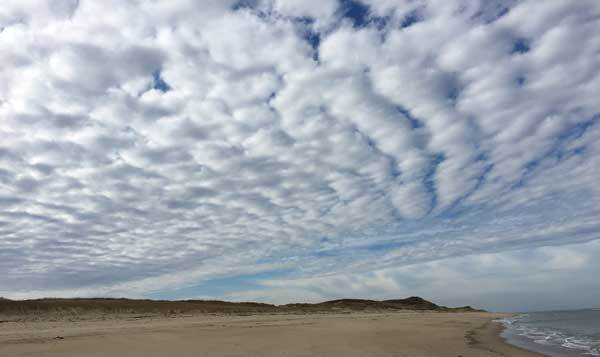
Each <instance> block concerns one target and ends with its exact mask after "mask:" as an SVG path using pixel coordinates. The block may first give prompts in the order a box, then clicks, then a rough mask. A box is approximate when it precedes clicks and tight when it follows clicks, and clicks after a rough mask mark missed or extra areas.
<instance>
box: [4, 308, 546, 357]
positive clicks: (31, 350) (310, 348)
mask: <svg viewBox="0 0 600 357" xmlns="http://www.w3.org/2000/svg"><path fill="white" fill-rule="evenodd" d="M502 316H503V315H499V314H491V313H440V312H396V313H351V314H309V315H297V314H293V315H252V316H215V315H196V316H188V317H182V316H180V317H175V318H167V317H141V318H140V317H136V318H133V317H129V318H119V319H104V320H101V319H98V320H95V321H90V320H88V321H79V322H77V321H37V322H31V321H30V322H3V323H0V356H11V357H19V356H29V357H36V356H40V357H41V356H43V357H83V356H103V357H104V356H110V357H118V356H128V357H153V356H157V357H158V356H160V357H179V356H194V357H196V356H262V357H269V356H350V357H351V356H375V357H376V356H407V357H408V356H410V357H421V356H423V357H424V356H452V357H458V356H462V357H470V356H472V357H486V356H515V357H519V356H538V355H537V354H534V353H530V352H527V351H524V350H521V349H519V348H517V347H513V346H511V345H508V344H505V343H504V342H503V339H502V338H500V337H499V335H498V334H499V332H500V330H501V328H502V327H501V326H500V325H498V324H495V323H492V322H491V321H492V319H495V318H499V317H502ZM104 318H105V317H104Z"/></svg>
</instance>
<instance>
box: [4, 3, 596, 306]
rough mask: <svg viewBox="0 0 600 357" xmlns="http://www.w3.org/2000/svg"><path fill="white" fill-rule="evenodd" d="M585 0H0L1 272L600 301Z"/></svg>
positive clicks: (499, 299)
mask: <svg viewBox="0 0 600 357" xmlns="http://www.w3.org/2000/svg"><path fill="white" fill-rule="evenodd" d="M598 33H600V2H599V1H596V0H578V1H572V0H546V1H538V0H529V1H527V0H524V1H517V0H515V1H503V0H487V1H483V0H481V1H478V0H360V1H359V0H254V1H252V0H242V1H232V0H203V1H192V0H164V1H162V0H106V1H99V0H3V3H2V6H1V7H0V296H5V297H8V298H14V299H24V298H37V297H43V296H53V297H70V296H80V297H89V296H114V297H117V296H118V297H120V296H125V297H132V298H137V297H144V298H154V299H187V298H200V299H202V298H211V299H212V298H217V299H225V300H232V301H244V300H246V301H247V300H255V301H263V302H270V303H276V304H282V303H288V302H298V301H310V302H318V301H323V300H328V299H335V298H342V297H345V298H372V299H387V298H401V297H407V296H412V295H420V296H423V297H424V298H426V299H429V300H432V301H434V302H436V303H439V304H445V305H450V306H462V305H473V306H476V307H481V308H486V309H491V310H502V311H505V310H506V311H522V310H544V309H563V308H583V307H599V306H598V301H599V299H598V297H600V279H597V276H598V275H599V274H600V184H599V183H598V182H600V181H599V179H598V178H599V177H600V172H599V171H600V100H599V93H600V36H598Z"/></svg>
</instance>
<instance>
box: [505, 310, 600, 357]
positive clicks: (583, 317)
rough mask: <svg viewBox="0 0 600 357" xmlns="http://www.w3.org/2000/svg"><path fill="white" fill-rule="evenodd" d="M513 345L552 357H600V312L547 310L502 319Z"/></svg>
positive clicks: (506, 334)
mask: <svg viewBox="0 0 600 357" xmlns="http://www.w3.org/2000/svg"><path fill="white" fill-rule="evenodd" d="M501 322H502V323H503V324H504V325H505V326H506V330H505V331H504V333H503V337H504V338H506V339H507V341H508V342H509V343H512V344H514V345H517V346H519V347H522V348H525V349H528V350H531V351H535V352H539V353H542V354H545V355H547V356H552V357H555V356H556V357H567V356H586V355H587V356H600V309H591V310H573V311H544V312H531V313H526V314H520V315H517V316H515V317H513V318H510V319H504V320H501Z"/></svg>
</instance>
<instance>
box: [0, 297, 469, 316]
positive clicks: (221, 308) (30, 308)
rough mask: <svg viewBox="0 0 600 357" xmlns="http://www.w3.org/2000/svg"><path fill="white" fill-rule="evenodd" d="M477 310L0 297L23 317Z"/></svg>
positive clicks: (394, 303) (411, 303) (408, 304)
mask: <svg viewBox="0 0 600 357" xmlns="http://www.w3.org/2000/svg"><path fill="white" fill-rule="evenodd" d="M395 310H431V311H446V312H457V311H478V310H475V309H472V308H471V307H469V306H466V307H461V308H447V307H445V306H439V305H436V304H434V303H432V302H429V301H427V300H424V299H422V298H419V297H410V298H407V299H398V300H384V301H376V300H363V299H340V300H332V301H326V302H322V303H316V304H309V303H296V304H287V305H271V304H264V303H257V302H228V301H218V300H178V301H170V300H138V299H125V298H71V299H61V298H45V299H34V300H8V299H3V298H0V315H2V316H5V317H8V316H18V317H26V318H37V317H39V318H46V317H50V316H53V317H57V318H66V317H82V316H86V315H88V316H89V315H135V314H138V315H164V316H168V315H179V314H202V313H204V314H257V313H319V312H343V311H349V312H352V311H395Z"/></svg>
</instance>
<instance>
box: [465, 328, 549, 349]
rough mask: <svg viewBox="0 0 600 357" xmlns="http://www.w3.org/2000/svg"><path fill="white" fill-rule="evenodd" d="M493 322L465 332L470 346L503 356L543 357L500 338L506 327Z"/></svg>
mask: <svg viewBox="0 0 600 357" xmlns="http://www.w3.org/2000/svg"><path fill="white" fill-rule="evenodd" d="M494 320H496V319H491V320H490V321H488V322H487V323H486V324H485V325H483V326H481V327H478V328H476V329H473V330H471V331H469V332H467V334H466V335H465V337H466V338H467V340H468V341H469V345H470V346H472V347H473V348H477V349H482V350H486V351H490V352H493V353H497V354H499V355H504V356H513V355H514V356H545V355H543V354H540V353H538V352H536V351H532V350H529V349H526V348H523V347H520V346H517V345H514V344H512V343H510V342H509V341H508V339H507V338H505V337H503V336H502V334H503V333H504V331H505V330H506V326H504V325H503V324H502V323H500V322H496V321H494Z"/></svg>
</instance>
